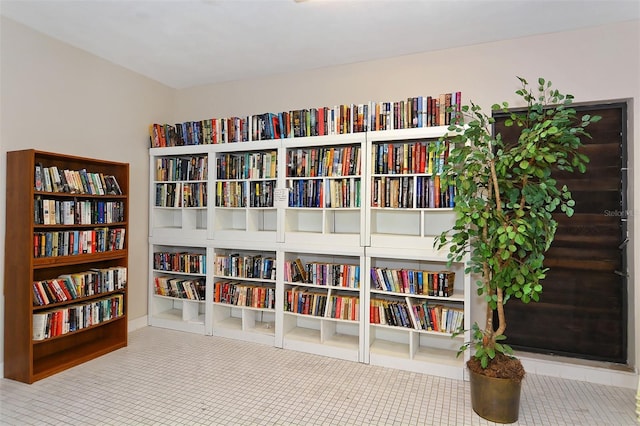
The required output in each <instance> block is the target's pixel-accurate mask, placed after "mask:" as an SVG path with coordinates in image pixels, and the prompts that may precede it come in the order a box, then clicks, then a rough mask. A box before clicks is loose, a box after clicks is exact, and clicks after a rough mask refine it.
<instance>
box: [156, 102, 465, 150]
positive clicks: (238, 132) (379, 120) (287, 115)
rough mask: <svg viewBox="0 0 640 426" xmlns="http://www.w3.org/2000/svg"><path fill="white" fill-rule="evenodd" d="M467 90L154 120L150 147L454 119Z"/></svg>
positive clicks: (424, 124)
mask: <svg viewBox="0 0 640 426" xmlns="http://www.w3.org/2000/svg"><path fill="white" fill-rule="evenodd" d="M460 105H461V93H460V92H452V93H443V94H440V95H439V96H417V97H411V98H407V99H406V100H401V101H394V102H373V101H372V102H368V103H364V104H343V105H338V106H333V107H327V106H325V107H319V108H305V109H300V110H292V111H284V112H268V113H263V114H256V115H248V116H243V117H227V118H210V119H203V120H198V121H186V122H184V123H178V124H175V125H172V124H152V125H151V126H150V128H149V135H150V147H151V148H165V147H174V146H186V145H209V144H224V143H234V142H249V141H262V140H274V139H289V138H302V137H314V136H328V135H341V134H350V133H362V132H379V131H380V132H383V131H388V130H398V129H413V128H425V127H438V126H445V125H448V124H449V123H450V121H451V117H452V116H454V114H455V112H456V111H458V110H459V107H460Z"/></svg>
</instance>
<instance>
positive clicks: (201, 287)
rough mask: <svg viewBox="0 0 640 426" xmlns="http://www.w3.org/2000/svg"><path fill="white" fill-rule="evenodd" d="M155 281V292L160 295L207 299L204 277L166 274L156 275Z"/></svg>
mask: <svg viewBox="0 0 640 426" xmlns="http://www.w3.org/2000/svg"><path fill="white" fill-rule="evenodd" d="M153 283H154V288H155V293H156V294H157V295H160V296H168V297H176V298H178V299H190V300H204V299H205V288H206V284H205V279H204V278H177V277H171V276H166V275H165V276H156V277H154V279H153Z"/></svg>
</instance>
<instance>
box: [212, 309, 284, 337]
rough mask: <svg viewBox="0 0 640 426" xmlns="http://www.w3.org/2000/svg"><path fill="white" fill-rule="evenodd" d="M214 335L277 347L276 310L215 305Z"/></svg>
mask: <svg viewBox="0 0 640 426" xmlns="http://www.w3.org/2000/svg"><path fill="white" fill-rule="evenodd" d="M213 335H214V336H220V337H228V338H231V339H238V340H245V341H248V342H255V343H262V344H265V345H271V346H274V345H275V310H273V309H255V308H251V307H238V306H231V305H227V304H224V303H214V304H213Z"/></svg>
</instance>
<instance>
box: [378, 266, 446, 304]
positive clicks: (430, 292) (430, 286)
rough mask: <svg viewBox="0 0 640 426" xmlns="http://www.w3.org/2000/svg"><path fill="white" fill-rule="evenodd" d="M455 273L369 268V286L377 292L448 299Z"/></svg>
mask: <svg viewBox="0 0 640 426" xmlns="http://www.w3.org/2000/svg"><path fill="white" fill-rule="evenodd" d="M455 279H456V273H455V272H452V271H423V270H414V269H394V268H376V267H373V268H371V284H372V287H373V288H375V289H377V290H384V291H390V292H394V293H407V294H420V295H425V296H438V297H450V296H451V295H452V294H453V291H454V285H455Z"/></svg>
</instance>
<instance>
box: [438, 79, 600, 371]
mask: <svg viewBox="0 0 640 426" xmlns="http://www.w3.org/2000/svg"><path fill="white" fill-rule="evenodd" d="M518 79H519V81H520V83H521V87H520V88H519V89H518V90H517V91H516V94H517V95H519V97H520V98H521V99H522V100H523V101H524V103H525V104H526V107H525V108H523V109H521V110H518V111H510V110H509V104H508V103H507V102H503V103H502V104H500V105H499V104H495V105H493V106H492V110H493V111H503V112H505V113H507V114H508V118H507V120H506V122H505V125H506V126H517V127H518V128H519V129H520V130H519V137H518V139H517V140H503V138H502V136H501V135H500V134H493V132H492V125H493V123H494V119H493V118H492V117H491V116H489V115H487V114H486V113H484V112H483V111H482V109H481V107H480V106H478V105H476V104H474V103H473V102H471V103H470V105H466V106H463V107H462V108H461V110H460V111H459V112H458V113H457V114H456V115H455V120H452V122H454V124H452V125H451V126H450V127H449V135H448V136H446V137H444V138H442V141H445V142H447V144H448V145H449V150H448V153H447V154H448V160H447V162H446V164H445V166H444V170H443V174H442V180H443V185H450V184H453V185H455V187H456V191H457V193H456V197H455V207H454V210H455V212H456V221H455V224H454V226H453V227H452V229H450V230H449V231H446V232H444V233H442V234H441V235H440V236H439V237H438V238H436V241H435V245H436V246H437V247H438V248H442V247H448V250H449V254H448V256H449V259H450V261H460V260H462V259H463V258H464V257H465V256H469V258H468V262H467V272H470V273H472V274H473V276H474V277H478V280H477V286H478V288H477V292H478V295H479V296H481V297H483V298H484V301H485V302H486V314H485V324H484V327H482V328H481V327H480V326H479V325H478V324H474V325H473V327H472V330H471V341H470V342H467V343H465V344H464V345H463V346H462V347H461V352H462V351H463V350H465V349H468V348H469V347H471V348H472V356H471V359H470V361H469V363H468V364H467V365H468V367H469V368H470V369H471V370H473V371H477V372H480V373H481V374H486V375H490V376H495V377H504V376H505V375H506V376H507V378H513V379H515V380H517V381H519V380H521V379H522V377H523V376H524V369H523V368H522V365H521V364H520V362H519V361H518V360H517V359H515V358H514V357H513V356H512V354H513V351H512V349H511V348H510V347H509V346H508V345H506V344H504V343H503V340H504V339H506V337H505V329H506V321H505V314H504V309H505V304H506V303H507V301H508V300H509V299H511V298H516V299H520V300H521V301H522V302H524V303H529V302H531V301H538V300H539V298H540V293H541V292H542V281H543V279H544V277H545V273H546V271H547V268H545V266H544V257H545V252H546V251H547V250H548V249H549V246H550V245H551V242H552V241H553V238H554V235H555V231H556V227H557V222H556V221H555V220H554V218H553V214H554V212H556V211H557V209H560V211H561V212H563V213H564V214H566V215H567V216H572V215H573V211H574V210H573V207H574V204H575V202H574V200H573V198H572V196H571V192H570V191H569V189H568V188H567V187H566V186H562V187H560V185H559V184H557V182H556V180H555V179H554V177H553V174H554V171H556V170H564V171H568V172H573V171H579V172H584V171H585V169H586V164H587V163H588V161H589V160H588V158H587V157H586V156H585V155H584V154H582V153H580V152H579V148H580V147H581V146H582V143H581V140H580V138H581V137H588V136H589V135H588V134H587V132H586V131H585V128H586V127H587V126H588V125H589V124H590V123H592V122H595V121H597V120H599V118H600V117H597V116H589V115H584V116H582V117H581V118H578V116H577V113H576V111H575V109H574V108H572V106H571V105H572V102H573V99H574V98H573V96H572V95H568V94H562V93H560V92H559V91H558V90H556V89H555V88H553V87H552V84H551V82H550V81H545V80H544V79H542V78H540V79H538V87H537V90H535V91H533V90H531V89H530V86H529V84H528V83H527V81H526V80H525V79H524V78H521V77H518ZM439 145H440V146H443V145H446V144H442V143H441V144H439ZM494 311H495V312H496V313H497V319H498V321H497V324H494ZM505 361H515V363H516V371H515V375H516V376H515V377H510V374H514V372H511V373H508V372H507V373H504V372H503V373H500V372H498V373H495V372H490V371H494V370H496V369H497V370H502V369H503V368H501V367H499V366H498V367H496V365H497V364H500V363H501V362H505ZM478 370H479V371H478Z"/></svg>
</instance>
